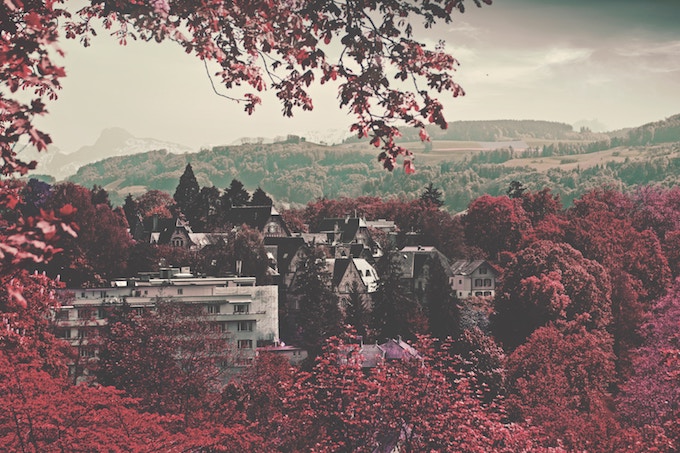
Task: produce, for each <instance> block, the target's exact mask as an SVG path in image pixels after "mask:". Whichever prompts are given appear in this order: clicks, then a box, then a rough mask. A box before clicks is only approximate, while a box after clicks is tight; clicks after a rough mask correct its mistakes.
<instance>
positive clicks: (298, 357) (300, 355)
mask: <svg viewBox="0 0 680 453" xmlns="http://www.w3.org/2000/svg"><path fill="white" fill-rule="evenodd" d="M257 354H258V355H259V354H276V355H280V356H283V357H285V358H286V359H288V363H290V364H291V365H300V364H301V363H302V362H304V361H305V360H306V359H307V357H308V353H307V351H306V350H305V349H302V348H299V347H297V346H291V345H287V344H285V343H284V342H282V341H277V342H275V343H274V344H273V345H271V346H264V347H261V348H257Z"/></svg>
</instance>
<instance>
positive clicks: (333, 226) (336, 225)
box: [316, 217, 366, 242]
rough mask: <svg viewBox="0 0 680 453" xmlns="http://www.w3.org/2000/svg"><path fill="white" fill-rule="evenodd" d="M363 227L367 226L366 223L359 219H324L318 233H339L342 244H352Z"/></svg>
mask: <svg viewBox="0 0 680 453" xmlns="http://www.w3.org/2000/svg"><path fill="white" fill-rule="evenodd" d="M361 226H366V223H365V222H364V221H363V220H362V219H359V218H357V217H345V218H332V219H323V220H322V221H321V222H320V223H319V227H318V228H317V231H316V232H318V233H327V234H330V233H336V232H338V233H340V242H351V241H353V240H354V238H355V237H356V235H357V232H358V231H359V227H361Z"/></svg>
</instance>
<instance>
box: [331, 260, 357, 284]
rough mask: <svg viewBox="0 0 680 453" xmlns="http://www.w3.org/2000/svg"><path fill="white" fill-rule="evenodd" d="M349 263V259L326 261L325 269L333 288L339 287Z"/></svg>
mask: <svg viewBox="0 0 680 453" xmlns="http://www.w3.org/2000/svg"><path fill="white" fill-rule="evenodd" d="M351 262H352V260H351V259H349V258H329V259H327V260H326V267H328V270H329V271H330V273H331V282H332V284H333V287H337V286H338V285H340V282H342V278H343V277H344V276H345V272H346V271H347V268H348V267H349V266H350V264H351Z"/></svg>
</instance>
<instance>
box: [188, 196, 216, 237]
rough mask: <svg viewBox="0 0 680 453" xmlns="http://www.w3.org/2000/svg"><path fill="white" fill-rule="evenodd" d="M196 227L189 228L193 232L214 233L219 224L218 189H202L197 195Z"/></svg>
mask: <svg viewBox="0 0 680 453" xmlns="http://www.w3.org/2000/svg"><path fill="white" fill-rule="evenodd" d="M197 204H198V206H197V212H198V213H199V216H198V218H197V219H196V225H194V224H192V225H191V226H192V227H193V228H194V229H195V230H200V231H214V230H215V228H217V226H218V224H219V220H218V217H219V215H218V214H219V211H220V189H218V188H217V187H215V186H212V187H202V188H201V191H200V192H199V193H198V201H197Z"/></svg>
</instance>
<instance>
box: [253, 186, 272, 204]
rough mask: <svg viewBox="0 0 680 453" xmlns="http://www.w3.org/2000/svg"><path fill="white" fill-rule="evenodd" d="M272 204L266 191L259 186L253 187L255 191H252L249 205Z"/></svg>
mask: <svg viewBox="0 0 680 453" xmlns="http://www.w3.org/2000/svg"><path fill="white" fill-rule="evenodd" d="M272 204H274V202H273V201H272V199H271V197H269V195H267V193H266V192H265V191H264V190H262V188H261V187H260V186H258V187H257V189H255V192H253V198H252V199H251V200H250V205H251V206H271V205H272Z"/></svg>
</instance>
